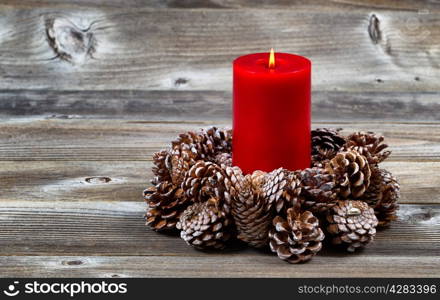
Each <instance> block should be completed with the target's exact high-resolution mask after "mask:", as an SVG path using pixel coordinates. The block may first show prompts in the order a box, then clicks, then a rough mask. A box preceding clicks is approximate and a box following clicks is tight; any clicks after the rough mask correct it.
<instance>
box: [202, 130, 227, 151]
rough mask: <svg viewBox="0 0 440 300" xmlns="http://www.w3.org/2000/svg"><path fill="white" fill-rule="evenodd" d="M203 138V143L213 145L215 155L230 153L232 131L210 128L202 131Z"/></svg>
mask: <svg viewBox="0 0 440 300" xmlns="http://www.w3.org/2000/svg"><path fill="white" fill-rule="evenodd" d="M203 134H204V136H205V143H208V142H207V141H209V143H210V144H212V145H214V150H215V153H219V152H225V153H231V152H232V130H231V129H218V128H217V127H211V128H208V129H207V130H205V131H203Z"/></svg>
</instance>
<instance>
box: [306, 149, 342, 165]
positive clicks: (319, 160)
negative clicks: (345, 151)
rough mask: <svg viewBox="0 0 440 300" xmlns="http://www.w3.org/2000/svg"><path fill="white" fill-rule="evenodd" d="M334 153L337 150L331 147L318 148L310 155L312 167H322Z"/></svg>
mask: <svg viewBox="0 0 440 300" xmlns="http://www.w3.org/2000/svg"><path fill="white" fill-rule="evenodd" d="M336 154H337V152H336V151H334V150H331V149H319V150H318V152H317V153H316V154H314V155H312V167H316V168H323V167H324V166H325V165H326V164H327V163H328V162H329V161H330V159H332V158H333V157H335V156H336Z"/></svg>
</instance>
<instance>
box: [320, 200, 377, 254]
mask: <svg viewBox="0 0 440 300" xmlns="http://www.w3.org/2000/svg"><path fill="white" fill-rule="evenodd" d="M326 221H327V224H326V230H327V232H328V236H329V237H330V238H331V243H332V244H334V245H341V246H344V247H347V250H348V251H349V252H354V251H355V250H356V249H357V248H360V247H364V246H365V245H367V244H368V243H369V242H371V241H372V240H373V239H374V236H375V235H376V226H377V223H378V221H377V218H376V216H375V215H374V210H373V209H372V208H370V207H369V206H368V204H367V203H365V202H363V201H352V200H345V201H338V202H337V205H335V206H333V207H331V208H330V209H329V210H328V212H327V217H326Z"/></svg>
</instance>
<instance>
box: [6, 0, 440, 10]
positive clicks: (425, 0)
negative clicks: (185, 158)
mask: <svg viewBox="0 0 440 300" xmlns="http://www.w3.org/2000/svg"><path fill="white" fill-rule="evenodd" d="M0 4H3V5H14V6H36V7H41V6H49V7H52V8H66V7H69V8H72V7H73V8H75V7H84V6H86V7H95V8H102V7H106V8H127V7H130V8H145V7H149V8H182V9H185V8H190V9H197V8H208V9H221V8H227V9H234V8H235V9H236V8H239V9H245V8H251V9H255V8H259V9H260V8H272V9H273V8H284V9H289V8H293V9H295V10H321V11H322V10H334V9H337V10H343V9H346V10H349V9H351V10H353V9H356V10H371V9H377V10H409V11H417V10H429V11H438V10H440V8H439V6H440V5H439V4H438V2H436V1H430V0H419V1H411V0H392V1H390V0H388V1H380V0H344V1H338V0H336V1H335V0H331V1H328V0H314V1H307V0H148V1H139V0H93V1H90V0H44V1H41V0H21V1H20V2H18V3H17V2H16V1H14V0H1V1H0Z"/></svg>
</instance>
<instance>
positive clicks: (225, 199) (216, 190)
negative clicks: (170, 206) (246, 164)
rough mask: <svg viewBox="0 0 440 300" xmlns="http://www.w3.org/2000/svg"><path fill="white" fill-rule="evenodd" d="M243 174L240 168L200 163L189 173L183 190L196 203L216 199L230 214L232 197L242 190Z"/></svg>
mask: <svg viewBox="0 0 440 300" xmlns="http://www.w3.org/2000/svg"><path fill="white" fill-rule="evenodd" d="M242 176H243V174H242V173H241V170H240V168H238V167H225V168H222V167H220V166H219V165H217V164H215V163H212V162H205V161H202V160H200V161H198V162H197V163H196V164H195V165H194V166H192V167H191V169H190V170H189V171H188V172H187V175H186V177H185V180H184V181H183V182H182V188H183V190H184V191H185V194H186V195H187V197H188V198H190V199H191V200H192V201H194V202H204V201H206V200H207V199H209V198H212V197H215V198H217V199H218V201H219V202H220V205H221V206H222V209H223V210H224V211H225V212H226V213H228V214H229V213H230V209H231V201H232V197H234V196H236V193H237V191H240V190H241V187H240V184H241V180H238V179H237V178H241V177H242Z"/></svg>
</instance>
